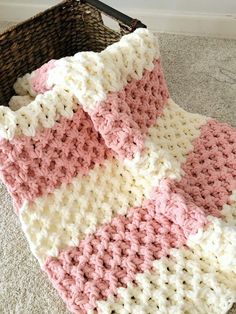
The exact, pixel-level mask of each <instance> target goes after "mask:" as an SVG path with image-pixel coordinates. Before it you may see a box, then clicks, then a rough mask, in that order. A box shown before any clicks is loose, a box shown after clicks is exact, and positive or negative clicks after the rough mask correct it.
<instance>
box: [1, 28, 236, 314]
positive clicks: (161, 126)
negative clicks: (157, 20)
mask: <svg viewBox="0 0 236 314" xmlns="http://www.w3.org/2000/svg"><path fill="white" fill-rule="evenodd" d="M15 89H16V91H17V93H18V95H21V96H16V98H13V99H12V101H11V103H10V105H11V107H12V108H8V107H0V135H1V140H0V172H1V178H2V180H3V181H4V182H5V184H6V185H7V187H8V191H9V192H10V193H11V195H12V198H13V201H14V206H15V209H16V212H17V214H18V215H19V219H20V221H21V224H22V228H23V230H24V232H25V235H26V238H27V240H28V242H29V245H30V248H31V250H32V253H33V254H34V256H35V257H36V258H37V259H38V261H39V264H40V266H41V268H42V270H43V271H45V272H46V273H47V274H48V277H49V279H50V280H51V281H52V283H53V285H54V287H55V288H56V289H57V290H58V292H59V294H60V296H61V297H62V298H63V300H64V301H65V303H66V304H67V307H68V309H69V310H70V311H71V312H73V313H79V314H83V313H90V314H92V313H104V314H108V313H113V314H115V313H116V314H128V313H137V314H149V313H150V314H154V313H163V314H171V313H174V314H177V313H180V314H182V313H191V314H195V313H196V314H199V313H202V314H207V313H211V314H214V313H218V314H223V313H226V312H227V311H228V310H229V309H230V307H231V306H232V304H233V303H234V302H235V301H236V130H235V129H233V128H232V127H230V126H229V125H227V124H225V123H221V122H218V121H216V120H214V119H212V118H208V117H205V116H202V115H199V114H193V113H189V112H186V111H184V110H183V109H182V108H181V107H179V106H178V105H177V104H175V103H174V101H173V100H172V99H171V98H170V96H169V93H168V89H167V85H166V82H165V79H164V76H163V71H162V67H161V63H160V53H159V47H158V44H157V42H156V39H155V37H154V36H153V35H152V34H151V32H150V31H148V30H146V29H138V30H136V31H135V32H134V33H132V34H129V35H126V36H124V37H122V39H121V40H120V41H119V42H117V43H115V44H113V45H111V46H109V47H108V48H106V49H105V50H104V51H102V52H100V53H94V52H81V53H78V54H76V55H75V56H72V57H66V58H63V59H61V60H52V61H50V62H49V63H48V64H46V65H44V66H43V67H42V68H40V69H38V70H37V71H34V72H33V73H32V74H27V75H26V76H25V77H23V78H21V79H19V80H18V81H17V82H16V84H15ZM17 97H18V98H17ZM19 97H20V98H19ZM22 97H23V98H22ZM19 100H20V101H19ZM22 101H23V102H22ZM22 104H23V105H22ZM13 109H15V111H14V110H13Z"/></svg>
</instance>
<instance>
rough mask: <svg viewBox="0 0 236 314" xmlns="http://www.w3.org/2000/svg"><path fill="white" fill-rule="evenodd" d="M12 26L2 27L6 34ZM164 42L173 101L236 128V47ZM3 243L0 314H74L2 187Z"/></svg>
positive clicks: (206, 41) (186, 39)
mask: <svg viewBox="0 0 236 314" xmlns="http://www.w3.org/2000/svg"><path fill="white" fill-rule="evenodd" d="M7 26H9V24H8V23H0V31H1V30H2V29H3V28H5V27H7ZM159 39H160V46H161V53H162V60H163V65H164V70H165V75H166V79H167V81H168V85H169V90H170V93H171V95H172V98H173V99H174V100H175V101H176V102H177V103H178V104H179V105H182V106H183V107H184V108H185V109H187V110H189V111H192V112H198V113H202V114H205V115H208V116H212V117H215V118H217V119H219V120H222V121H226V122H228V123H230V124H232V125H234V126H235V127H236V41H235V40H224V39H213V38H203V37H191V36H182V35H170V34H160V35H159ZM0 243H1V244H0V245H1V247H0V314H66V313H68V312H67V311H66V309H65V307H64V305H63V302H62V301H61V300H60V298H59V297H58V296H57V293H56V292H55V291H54V289H53V288H52V287H51V285H50V284H49V283H48V281H47V278H46V276H45V275H44V274H43V273H42V272H41V271H40V269H39V266H38V263H37V261H36V260H35V258H34V257H33V256H32V255H31V253H30V251H29V247H28V245H27V242H26V240H25V238H24V235H23V232H22V231H21V228H20V224H19V221H18V219H17V217H16V215H15V214H14V212H13V209H12V205H11V200H10V197H9V195H8V193H7V191H6V189H5V187H4V186H3V185H1V183H0ZM230 313H231V314H236V306H235V307H234V309H232V310H231V311H230ZM206 314H208V313H206Z"/></svg>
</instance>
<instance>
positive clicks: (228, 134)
mask: <svg viewBox="0 0 236 314" xmlns="http://www.w3.org/2000/svg"><path fill="white" fill-rule="evenodd" d="M235 139H236V130H235V129H233V128H232V127H230V126H229V125H227V124H226V123H220V122H218V121H215V120H213V119H212V120H209V121H208V123H207V124H205V125H204V126H202V129H201V135H200V137H199V138H198V139H196V140H195V142H194V150H193V152H191V153H190V154H189V156H188V158H187V161H186V163H185V164H184V165H183V170H184V172H185V175H184V176H183V177H182V179H181V181H180V182H178V183H177V184H176V191H177V192H178V193H179V194H182V195H183V196H184V197H185V198H188V199H189V200H191V201H192V202H194V203H195V204H196V205H197V206H199V207H201V208H203V209H204V210H205V212H206V213H207V214H209V215H214V216H219V215H220V210H221V209H222V207H223V205H224V204H226V203H229V202H230V200H229V197H230V195H231V194H232V191H233V190H234V189H235V188H236V141H235Z"/></svg>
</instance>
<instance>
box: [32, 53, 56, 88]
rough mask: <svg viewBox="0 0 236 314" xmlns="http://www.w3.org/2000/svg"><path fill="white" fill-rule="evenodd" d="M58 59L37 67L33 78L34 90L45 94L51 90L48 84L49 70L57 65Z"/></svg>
mask: <svg viewBox="0 0 236 314" xmlns="http://www.w3.org/2000/svg"><path fill="white" fill-rule="evenodd" d="M55 63H56V60H54V59H52V60H50V61H48V62H47V63H45V64H43V65H42V66H41V67H40V68H39V69H37V70H36V71H35V73H34V75H33V76H32V78H31V84H32V88H33V90H34V91H35V92H36V93H37V94H43V93H45V92H46V91H48V90H50V89H51V87H50V86H48V84H47V80H48V74H49V73H48V72H49V71H50V70H51V69H53V68H54V67H55Z"/></svg>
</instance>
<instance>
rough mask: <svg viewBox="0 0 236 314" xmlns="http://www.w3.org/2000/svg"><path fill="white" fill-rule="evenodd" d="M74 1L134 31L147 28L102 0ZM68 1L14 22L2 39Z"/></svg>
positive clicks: (66, 0)
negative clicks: (95, 0)
mask: <svg viewBox="0 0 236 314" xmlns="http://www.w3.org/2000/svg"><path fill="white" fill-rule="evenodd" d="M73 1H74V2H75V3H78V4H86V5H88V6H90V7H92V8H95V9H96V10H97V11H99V12H103V13H104V14H106V15H108V16H110V17H111V18H112V19H114V20H116V21H119V22H120V23H121V24H122V25H124V26H126V27H128V28H130V30H131V31H132V30H135V29H136V28H139V27H143V28H146V25H144V24H143V23H142V22H140V21H139V20H137V19H133V18H131V17H130V16H127V15H125V14H123V13H121V12H120V11H117V10H116V9H113V8H111V7H109V6H108V5H106V4H104V3H103V2H101V1H97V2H98V3H99V7H97V6H96V5H95V4H94V3H93V2H94V0H93V1H88V2H87V1H86V0H73ZM67 2H71V0H63V1H61V2H60V3H58V4H55V5H52V6H50V7H49V8H47V9H44V10H43V11H40V12H39V13H37V14H35V15H33V16H31V17H29V18H27V19H25V20H24V21H21V22H18V23H16V24H14V25H11V26H9V27H7V29H5V30H3V31H2V32H0V40H2V38H3V37H4V36H6V35H7V34H10V33H11V32H12V31H14V30H17V28H18V27H21V26H23V25H27V24H28V23H30V22H32V21H33V20H34V19H35V18H40V17H42V16H43V15H44V14H45V13H47V12H50V11H53V10H55V9H56V8H58V7H61V6H63V5H64V4H66V3H67ZM90 2H91V3H90ZM100 6H101V7H106V10H107V9H108V10H110V11H109V12H111V14H109V13H108V12H105V11H103V9H101V8H100ZM112 11H114V12H116V13H120V14H121V15H123V16H124V17H126V18H129V19H130V20H131V21H132V22H131V25H128V24H126V23H125V22H124V21H120V20H119V19H117V18H116V17H114V16H112V13H113V12H112Z"/></svg>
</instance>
